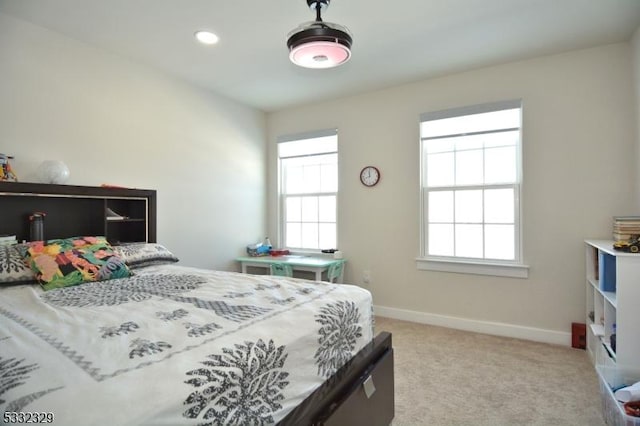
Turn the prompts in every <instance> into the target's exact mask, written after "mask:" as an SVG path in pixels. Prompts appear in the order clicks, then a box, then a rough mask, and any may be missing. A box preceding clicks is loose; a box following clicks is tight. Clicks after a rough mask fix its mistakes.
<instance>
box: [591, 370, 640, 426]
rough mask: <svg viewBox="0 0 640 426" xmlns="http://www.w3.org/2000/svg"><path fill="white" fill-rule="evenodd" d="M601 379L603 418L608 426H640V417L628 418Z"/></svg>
mask: <svg viewBox="0 0 640 426" xmlns="http://www.w3.org/2000/svg"><path fill="white" fill-rule="evenodd" d="M598 376H599V378H600V398H601V399H602V417H604V421H605V423H606V424H607V425H608V426H640V417H633V416H628V415H627V413H625V412H624V407H623V406H622V404H620V403H619V402H618V401H616V399H615V397H614V396H613V391H612V390H611V388H610V387H609V386H608V385H607V383H606V382H605V381H604V380H603V379H602V376H600V375H598Z"/></svg>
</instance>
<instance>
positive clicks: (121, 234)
mask: <svg viewBox="0 0 640 426" xmlns="http://www.w3.org/2000/svg"><path fill="white" fill-rule="evenodd" d="M107 209H110V210H111V211H113V212H116V213H117V214H118V215H120V216H121V217H115V218H107ZM35 212H44V213H45V214H46V217H45V219H44V239H47V240H48V239H52V238H68V237H74V236H106V237H107V239H108V240H109V241H110V242H111V243H112V244H120V243H126V242H152V243H155V242H156V191H155V190H149V189H123V188H105V187H94V186H75V185H52V184H41V183H22V182H0V235H2V234H10V235H14V234H15V235H16V238H17V239H18V241H22V240H26V241H29V240H30V239H31V238H30V221H29V216H31V215H32V214H33V213H35Z"/></svg>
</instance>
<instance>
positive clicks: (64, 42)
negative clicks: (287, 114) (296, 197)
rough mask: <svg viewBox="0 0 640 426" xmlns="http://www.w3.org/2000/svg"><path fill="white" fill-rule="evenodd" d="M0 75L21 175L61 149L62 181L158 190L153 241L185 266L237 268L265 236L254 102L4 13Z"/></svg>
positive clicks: (258, 115)
mask: <svg viewBox="0 0 640 426" xmlns="http://www.w3.org/2000/svg"><path fill="white" fill-rule="evenodd" d="M0 77H1V78H0V152H3V153H7V154H11V155H14V156H15V157H16V158H15V160H14V161H13V163H12V164H13V167H14V169H15V171H16V172H17V174H18V177H19V178H20V180H21V181H26V182H34V181H37V177H36V174H35V170H36V168H37V166H38V165H39V164H40V162H41V161H43V160H47V159H61V160H64V161H65V162H66V163H67V165H68V166H69V168H70V170H71V177H70V180H69V181H68V182H67V183H69V184H73V185H100V184H102V183H110V184H117V185H123V186H127V187H136V188H148V189H156V190H157V191H158V241H159V242H161V243H163V244H165V245H166V246H167V247H169V249H171V250H172V251H173V252H174V253H175V254H176V255H177V256H178V257H179V258H181V260H182V263H183V264H186V265H193V266H199V267H206V268H218V269H230V268H233V269H236V268H237V266H236V265H235V264H234V263H233V261H232V259H233V258H234V257H235V256H236V255H238V254H239V253H241V252H242V251H243V248H244V246H245V245H246V244H247V243H248V242H253V241H256V240H257V239H259V238H261V237H263V236H264V229H265V220H266V219H265V217H266V215H265V214H264V213H263V212H264V205H265V202H266V201H265V191H266V189H265V177H266V167H265V163H266V141H265V116H264V114H263V113H262V112H260V111H257V110H254V109H251V108H248V107H246V106H243V105H241V104H238V103H235V102H232V101H229V100H227V99H225V98H222V97H220V96H218V95H215V94H213V93H210V92H207V91H204V90H202V89H200V88H196V87H193V86H189V85H188V84H186V83H183V82H181V81H178V80H176V79H173V78H171V77H169V76H166V75H163V74H160V73H158V72H157V71H154V70H152V69H149V68H146V67H144V66H141V65H138V64H135V63H132V62H130V61H128V60H127V59H125V58H122V57H119V56H116V55H113V54H110V53H109V52H106V51H103V50H99V49H95V48H92V47H90V46H88V45H86V44H83V43H80V42H77V41H74V40H72V39H69V38H67V37H64V36H62V35H60V34H57V33H53V32H51V31H48V30H45V29H43V28H41V27H37V26H34V25H32V24H29V23H27V22H24V21H20V20H17V19H14V18H12V17H9V16H7V15H2V14H0ZM0 214H1V213H0Z"/></svg>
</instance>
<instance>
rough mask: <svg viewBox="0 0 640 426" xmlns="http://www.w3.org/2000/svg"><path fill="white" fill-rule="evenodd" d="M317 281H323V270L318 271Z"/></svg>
mask: <svg viewBox="0 0 640 426" xmlns="http://www.w3.org/2000/svg"><path fill="white" fill-rule="evenodd" d="M316 281H322V269H316Z"/></svg>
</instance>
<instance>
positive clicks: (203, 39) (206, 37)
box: [194, 31, 220, 44]
mask: <svg viewBox="0 0 640 426" xmlns="http://www.w3.org/2000/svg"><path fill="white" fill-rule="evenodd" d="M194 35H195V37H196V39H198V41H199V42H200V43H202V44H216V43H217V42H218V40H220V38H219V37H218V36H217V35H215V34H214V33H212V32H210V31H196V32H195V34H194Z"/></svg>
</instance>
